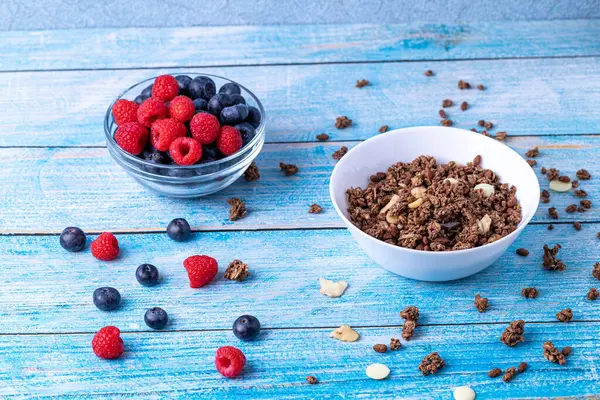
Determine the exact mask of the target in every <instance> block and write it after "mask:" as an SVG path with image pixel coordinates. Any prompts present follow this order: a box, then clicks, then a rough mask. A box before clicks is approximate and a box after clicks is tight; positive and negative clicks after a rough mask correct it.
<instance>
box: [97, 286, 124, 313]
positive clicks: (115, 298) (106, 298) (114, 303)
mask: <svg viewBox="0 0 600 400" xmlns="http://www.w3.org/2000/svg"><path fill="white" fill-rule="evenodd" d="M93 298H94V305H95V306H96V307H98V309H100V310H102V311H111V310H115V309H117V308H119V304H121V294H120V293H119V291H118V290H117V289H115V288H112V287H101V288H98V289H96V290H94V296H93Z"/></svg>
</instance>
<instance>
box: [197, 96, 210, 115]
mask: <svg viewBox="0 0 600 400" xmlns="http://www.w3.org/2000/svg"><path fill="white" fill-rule="evenodd" d="M194 107H195V108H196V112H198V111H206V110H207V109H208V102H207V101H206V100H204V99H200V98H198V99H196V100H194Z"/></svg>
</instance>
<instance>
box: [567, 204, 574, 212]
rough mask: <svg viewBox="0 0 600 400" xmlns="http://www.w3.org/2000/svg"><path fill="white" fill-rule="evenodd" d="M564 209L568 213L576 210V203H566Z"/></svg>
mask: <svg viewBox="0 0 600 400" xmlns="http://www.w3.org/2000/svg"><path fill="white" fill-rule="evenodd" d="M565 211H566V212H568V213H574V212H575V211H577V204H570V205H568V206H567V208H565Z"/></svg>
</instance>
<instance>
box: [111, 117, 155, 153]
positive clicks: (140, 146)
mask: <svg viewBox="0 0 600 400" xmlns="http://www.w3.org/2000/svg"><path fill="white" fill-rule="evenodd" d="M115 141H116V142H117V144H118V145H119V146H120V147H121V148H122V149H123V150H125V151H126V152H128V153H131V154H133V155H138V154H140V153H141V152H142V150H144V146H146V143H147V142H148V129H146V127H145V126H144V125H142V124H140V123H139V122H126V123H124V124H122V125H121V126H119V127H118V128H117V131H116V132H115Z"/></svg>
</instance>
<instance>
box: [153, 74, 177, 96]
mask: <svg viewBox="0 0 600 400" xmlns="http://www.w3.org/2000/svg"><path fill="white" fill-rule="evenodd" d="M178 94H179V83H177V79H175V78H173V77H172V76H171V75H161V76H159V77H157V78H156V79H155V80H154V84H153V85H152V97H156V98H157V99H161V100H162V101H171V100H173V98H174V97H175V96H177V95H178Z"/></svg>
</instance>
